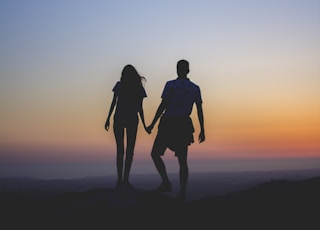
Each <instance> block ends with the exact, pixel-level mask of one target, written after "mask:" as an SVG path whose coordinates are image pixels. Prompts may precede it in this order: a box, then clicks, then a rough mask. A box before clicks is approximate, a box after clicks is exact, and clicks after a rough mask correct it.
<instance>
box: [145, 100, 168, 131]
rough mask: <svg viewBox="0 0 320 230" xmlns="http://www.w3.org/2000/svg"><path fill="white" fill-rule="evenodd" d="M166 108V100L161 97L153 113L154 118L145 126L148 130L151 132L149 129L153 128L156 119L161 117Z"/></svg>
mask: <svg viewBox="0 0 320 230" xmlns="http://www.w3.org/2000/svg"><path fill="white" fill-rule="evenodd" d="M166 108H167V101H166V100H165V99H162V101H161V103H160V105H159V106H158V109H157V112H156V114H155V115H154V118H153V120H152V122H151V124H150V125H149V126H148V127H147V130H148V131H149V132H151V130H152V129H153V127H154V125H155V124H156V123H157V121H158V119H159V118H160V117H161V115H162V114H163V112H164V111H165V110H166Z"/></svg>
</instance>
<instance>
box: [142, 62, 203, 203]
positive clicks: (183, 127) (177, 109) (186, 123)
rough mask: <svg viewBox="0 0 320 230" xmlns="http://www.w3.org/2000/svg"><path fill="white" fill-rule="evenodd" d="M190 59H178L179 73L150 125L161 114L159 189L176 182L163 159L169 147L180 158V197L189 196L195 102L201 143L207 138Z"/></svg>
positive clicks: (156, 151)
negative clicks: (189, 160)
mask: <svg viewBox="0 0 320 230" xmlns="http://www.w3.org/2000/svg"><path fill="white" fill-rule="evenodd" d="M188 73H189V62H188V61H186V60H180V61H178V63H177V74H178V77H177V78H176V79H175V80H171V81H168V82H166V85H165V87H164V90H163V92H162V96H161V98H162V101H161V103H160V105H159V107H158V109H157V111H156V114H155V116H154V118H153V121H152V123H151V124H150V125H149V126H148V127H147V130H148V131H150V132H151V130H152V129H153V127H154V125H155V123H156V122H157V121H158V119H159V118H160V122H159V125H158V133H157V136H156V138H155V141H154V144H153V147H152V152H151V156H152V159H153V162H154V164H155V167H156V169H157V170H158V172H159V174H160V176H161V179H162V183H161V185H160V186H159V187H158V188H157V189H156V190H155V191H158V192H171V191H172V186H171V183H170V180H169V178H168V175H167V171H166V167H165V164H164V162H163V160H162V158H161V157H162V156H163V155H164V153H165V151H166V149H167V148H169V149H171V150H172V151H174V152H175V156H176V157H177V158H178V161H179V168H180V169H179V179H180V191H179V193H178V196H177V198H179V199H182V200H185V199H186V189H187V182H188V176H189V169H188V162H187V154H188V146H189V145H190V144H192V143H193V142H194V139H193V132H194V127H193V124H192V120H191V118H190V114H191V112H192V108H193V104H194V103H195V104H196V108H197V114H198V120H199V123H200V134H199V139H198V140H199V143H201V142H203V141H204V140H205V132H204V119H203V110H202V98H201V91H200V88H199V86H197V85H196V84H195V83H193V82H192V81H190V80H189V78H187V75H188Z"/></svg>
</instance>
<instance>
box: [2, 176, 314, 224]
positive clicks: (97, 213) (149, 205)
mask: <svg viewBox="0 0 320 230" xmlns="http://www.w3.org/2000/svg"><path fill="white" fill-rule="evenodd" d="M20 180H27V181H28V179H20ZM10 181H12V179H8V178H7V179H4V178H3V179H1V180H0V182H1V184H2V186H1V191H0V202H1V203H0V204H1V207H0V211H1V213H0V214H1V222H2V223H1V225H2V226H7V227H6V228H3V229H25V228H28V229H29V228H30V229H130V228H132V229H133V228H134V229H173V228H176V229H255V230H260V229H263V230H264V229H268V230H269V229H281V230H284V229H302V230H308V229H317V230H318V229H320V218H319V208H320V177H318V176H315V177H312V178H308V179H299V180H289V179H285V180H284V179H275V180H269V181H266V182H262V183H258V184H255V185H253V186H249V187H248V188H244V189H240V190H236V191H234V192H225V193H224V194H222V193H221V194H216V195H211V196H204V197H202V198H198V199H192V200H187V201H186V202H180V201H178V200H176V199H175V197H174V196H172V195H170V194H157V193H153V192H150V190H146V189H139V188H136V189H133V190H127V191H124V190H123V191H117V190H115V189H113V188H112V187H110V188H108V187H97V188H91V189H84V190H79V191H58V190H54V189H52V188H54V186H53V187H52V188H51V189H45V190H43V189H42V190H41V189H40V188H41V187H39V185H38V187H37V186H34V188H36V189H29V190H28V189H21V187H20V188H18V187H17V189H15V190H14V189H12V187H14V185H13V184H12V185H11V189H9V186H3V185H4V184H8V183H11V182H10ZM31 181H32V180H31ZM51 182H52V181H51ZM67 182H68V181H66V183H67ZM69 182H70V181H69ZM34 183H36V181H34ZM43 183H45V181H43ZM56 183H58V182H56ZM22 184H23V183H22ZM27 184H29V186H30V181H28V183H27ZM68 184H70V183H68ZM20 185H21V183H20ZM51 186H52V185H51ZM47 188H48V186H47ZM74 190H76V187H74Z"/></svg>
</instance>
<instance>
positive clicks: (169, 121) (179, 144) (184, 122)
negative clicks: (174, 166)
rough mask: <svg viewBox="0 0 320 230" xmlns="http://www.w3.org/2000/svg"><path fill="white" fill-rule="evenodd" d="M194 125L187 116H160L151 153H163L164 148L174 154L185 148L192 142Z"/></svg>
mask: <svg viewBox="0 0 320 230" xmlns="http://www.w3.org/2000/svg"><path fill="white" fill-rule="evenodd" d="M193 133H194V127H193V124H192V120H191V118H190V117H189V116H167V115H163V116H162V117H161V118H160V122H159V125H158V134H157V136H156V139H155V142H154V145H153V151H152V152H153V153H159V154H160V155H163V154H164V152H165V149H166V148H169V149H170V150H172V151H174V152H175V154H176V155H177V153H179V152H181V151H183V152H186V151H185V150H186V149H187V147H188V146H189V145H191V144H192V143H193V142H194V139H193Z"/></svg>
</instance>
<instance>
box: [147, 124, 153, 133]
mask: <svg viewBox="0 0 320 230" xmlns="http://www.w3.org/2000/svg"><path fill="white" fill-rule="evenodd" d="M153 127H154V125H153V124H151V125H149V126H148V127H145V130H146V131H147V133H148V134H150V133H151V131H152V129H153Z"/></svg>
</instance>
